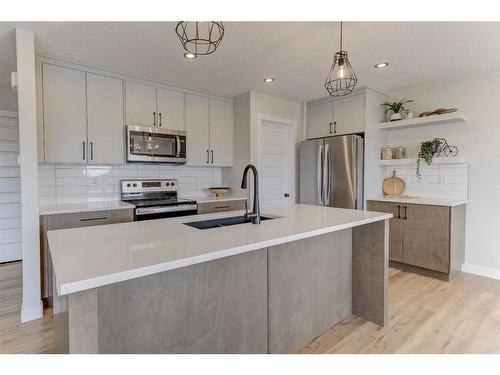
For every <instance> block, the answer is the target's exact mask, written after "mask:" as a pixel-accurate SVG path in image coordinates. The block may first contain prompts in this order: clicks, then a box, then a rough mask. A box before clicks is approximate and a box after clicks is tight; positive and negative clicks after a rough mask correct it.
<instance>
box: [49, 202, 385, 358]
mask: <svg viewBox="0 0 500 375" xmlns="http://www.w3.org/2000/svg"><path fill="white" fill-rule="evenodd" d="M237 215H242V212H228V213H225V214H220V213H219V214H210V215H198V216H189V217H181V218H173V219H160V220H151V221H144V222H132V223H121V224H113V225H105V226H99V227H86V228H76V229H64V230H58V231H50V232H48V241H49V248H50V254H51V257H52V262H53V266H54V276H55V283H54V286H55V289H56V290H55V293H54V295H55V296H56V298H55V301H54V313H55V318H56V348H58V351H62V352H70V353H288V352H292V351H294V350H296V349H298V348H300V347H301V346H303V345H305V344H307V343H308V342H309V341H310V340H312V339H313V338H315V337H316V336H318V335H320V334H322V333H324V332H325V331H326V330H328V329H329V328H331V327H332V326H333V325H335V324H336V323H338V322H340V321H341V320H342V319H344V318H345V317H347V316H349V315H350V314H351V313H352V314H355V315H358V316H361V317H363V318H365V319H367V320H370V321H373V322H375V323H376V324H378V325H381V326H383V325H384V324H385V323H386V321H387V319H388V315H387V304H388V301H387V283H388V275H387V272H388V220H389V219H390V218H391V217H392V215H391V214H385V213H375V212H366V211H356V210H346V209H338V208H331V207H319V206H308V205H292V206H286V207H273V208H268V209H265V210H264V213H263V215H266V216H268V217H271V218H272V219H269V220H265V221H262V223H261V224H259V225H253V224H240V225H234V226H228V227H220V228H213V229H205V230H200V229H197V228H193V227H191V226H188V225H185V224H184V223H187V222H193V221H200V220H207V219H213V218H221V217H232V216H237Z"/></svg>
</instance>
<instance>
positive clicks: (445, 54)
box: [0, 22, 500, 100]
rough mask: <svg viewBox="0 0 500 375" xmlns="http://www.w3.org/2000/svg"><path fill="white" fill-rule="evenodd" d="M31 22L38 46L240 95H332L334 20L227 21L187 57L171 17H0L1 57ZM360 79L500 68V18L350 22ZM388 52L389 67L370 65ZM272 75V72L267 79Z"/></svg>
mask: <svg viewBox="0 0 500 375" xmlns="http://www.w3.org/2000/svg"><path fill="white" fill-rule="evenodd" d="M15 27H19V28H23V29H27V30H31V31H33V32H34V33H35V36H36V50H37V53H39V54H43V55H48V56H52V57H58V58H63V59H67V60H72V61H75V62H80V63H83V64H87V65H92V66H97V67H101V68H105V69H109V70H114V71H119V72H122V73H127V74H131V75H135V76H139V77H144V78H149V79H152V80H160V81H165V82H169V83H173V84H177V85H180V86H184V87H188V88H193V89H197V90H201V91H207V92H213V93H216V94H220V95H225V96H234V95H238V94H240V93H242V92H245V91H247V90H249V89H253V90H257V91H260V92H264V93H267V94H271V95H276V96H281V97H285V98H289V99H295V100H311V99H315V98H318V97H322V96H325V95H326V91H325V89H324V87H323V82H324V80H325V78H326V75H327V73H328V70H329V68H330V64H331V62H332V58H333V52H334V51H335V50H337V49H338V23H336V22H225V29H226V31H225V36H224V39H223V41H222V43H221V45H220V47H219V49H218V50H217V51H216V52H215V53H214V54H213V55H210V56H202V57H199V58H197V59H195V60H186V59H184V58H183V56H182V53H183V50H182V47H181V45H180V43H179V40H178V39H177V36H176V34H175V32H174V28H175V22H102V23H99V22H46V23H40V22H17V23H5V22H3V23H0V51H2V53H1V54H0V64H7V65H15V49H14V47H15V45H14V28H15ZM344 47H345V49H347V50H348V51H349V56H350V60H351V63H352V65H353V67H354V70H355V72H356V74H357V75H358V78H359V83H358V86H369V87H372V88H374V89H378V90H380V91H389V90H392V89H396V88H401V87H405V86H410V85H413V84H416V83H418V82H422V81H431V80H439V79H442V78H454V77H458V76H460V75H471V74H477V73H482V72H486V71H494V70H497V71H499V72H500V23H475V22H461V23H455V22H446V23H445V22H352V23H344ZM380 61H388V62H389V63H390V66H389V67H388V68H386V69H383V70H382V69H374V68H373V65H374V64H375V63H377V62H380ZM266 76H273V77H275V78H276V80H275V82H273V83H272V84H264V83H263V82H262V79H263V78H264V77H266Z"/></svg>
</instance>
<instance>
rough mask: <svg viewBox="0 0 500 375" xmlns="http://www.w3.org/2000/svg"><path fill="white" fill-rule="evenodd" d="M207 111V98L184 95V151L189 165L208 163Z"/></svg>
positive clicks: (208, 134)
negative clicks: (185, 141) (185, 133)
mask: <svg viewBox="0 0 500 375" xmlns="http://www.w3.org/2000/svg"><path fill="white" fill-rule="evenodd" d="M209 113H210V112H209V100H208V98H205V97H202V96H196V95H186V131H187V144H186V153H187V164H189V165H209V163H210V146H209V143H210V130H209Z"/></svg>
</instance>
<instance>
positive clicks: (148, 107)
mask: <svg viewBox="0 0 500 375" xmlns="http://www.w3.org/2000/svg"><path fill="white" fill-rule="evenodd" d="M125 87H126V93H125V98H126V99H125V111H126V122H127V125H139V126H156V124H158V119H157V113H156V87H154V86H148V85H143V84H140V83H135V82H129V81H127V82H126V86H125Z"/></svg>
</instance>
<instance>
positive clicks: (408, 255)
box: [368, 201, 465, 278]
mask: <svg viewBox="0 0 500 375" xmlns="http://www.w3.org/2000/svg"><path fill="white" fill-rule="evenodd" d="M368 210H369V211H378V212H388V213H392V214H393V215H394V218H393V219H391V220H390V224H389V254H390V255H389V259H390V260H391V261H392V262H398V263H401V264H403V265H408V266H412V267H417V268H415V270H418V269H424V270H429V271H431V272H436V273H437V275H438V276H442V277H444V278H448V276H449V274H450V273H451V270H452V269H459V268H460V265H461V263H462V262H463V257H464V236H465V205H462V206H457V207H448V206H432V205H424V204H406V203H404V204H403V203H388V202H379V201H368Z"/></svg>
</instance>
